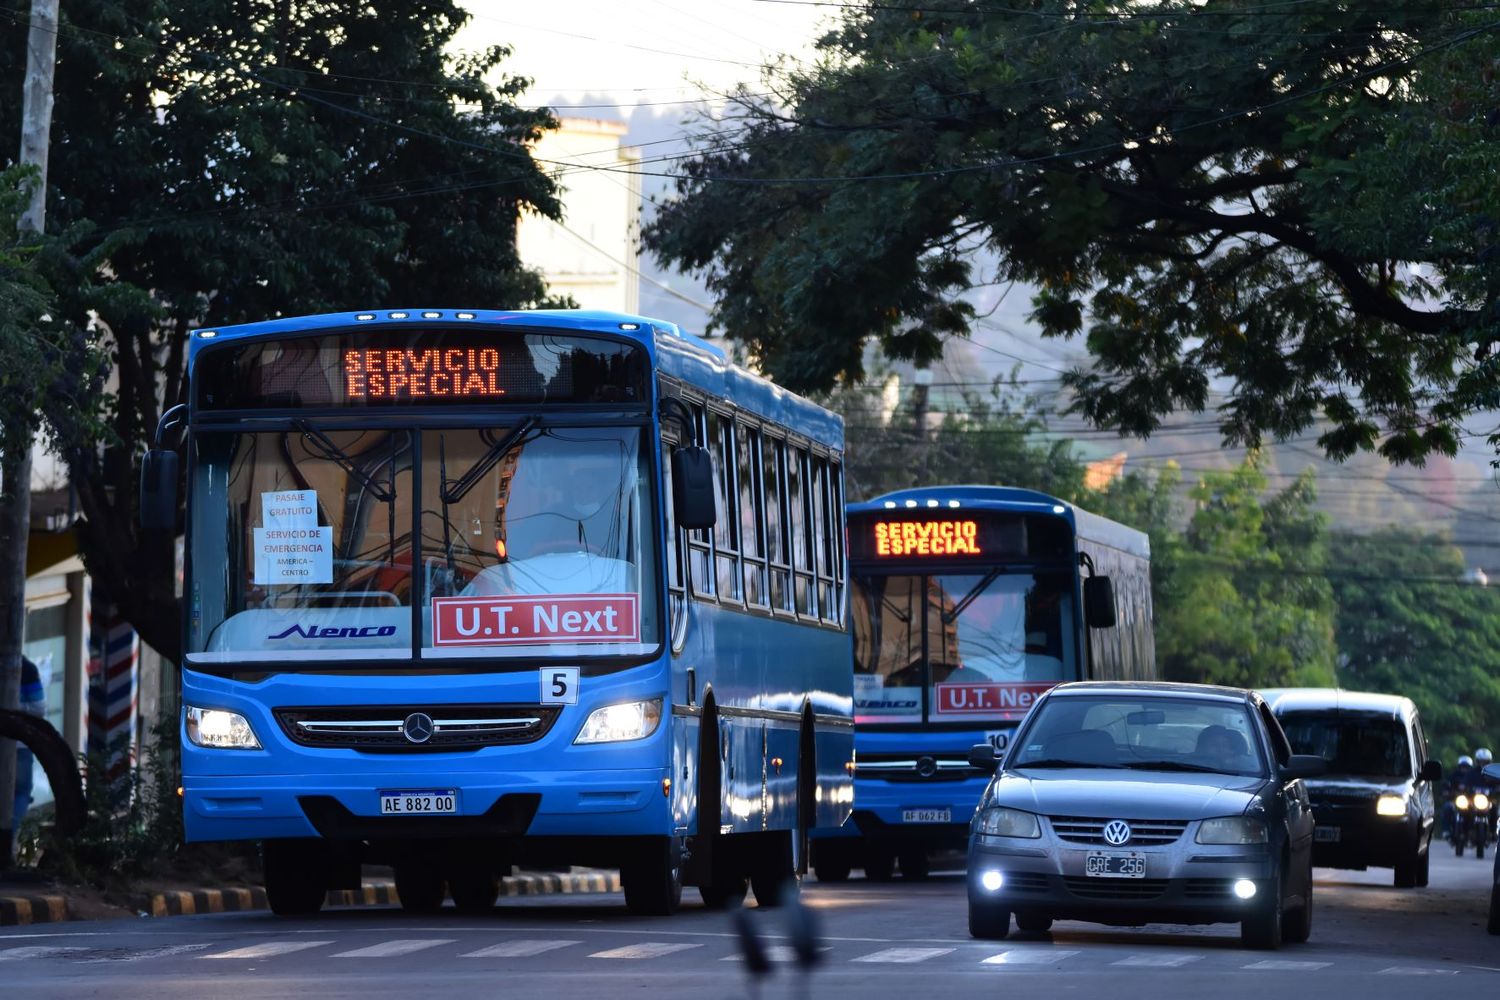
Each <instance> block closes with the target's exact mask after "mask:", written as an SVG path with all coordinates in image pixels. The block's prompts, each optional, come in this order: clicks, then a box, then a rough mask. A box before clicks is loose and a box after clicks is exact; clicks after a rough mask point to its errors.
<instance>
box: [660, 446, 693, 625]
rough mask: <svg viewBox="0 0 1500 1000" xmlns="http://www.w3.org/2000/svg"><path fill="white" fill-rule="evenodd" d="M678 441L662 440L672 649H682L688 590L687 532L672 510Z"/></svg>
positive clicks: (663, 497)
mask: <svg viewBox="0 0 1500 1000" xmlns="http://www.w3.org/2000/svg"><path fill="white" fill-rule="evenodd" d="M676 450H677V443H676V442H675V441H671V440H669V439H668V438H667V437H666V436H663V437H662V441H661V471H662V504H663V510H664V512H665V513H666V523H667V537H666V549H667V551H666V556H667V611H668V614H669V616H670V621H669V625H670V628H671V635H672V648H673V649H674V650H675V649H677V648H678V645H679V639H680V637H681V636H682V635H683V634H684V629H685V627H686V624H687V589H686V585H685V584H684V582H683V578H682V571H683V565H684V564H683V550H682V542H683V532H682V530H681V529H680V528H678V527H677V514H676V512H675V511H674V510H673V509H672V452H674V451H676Z"/></svg>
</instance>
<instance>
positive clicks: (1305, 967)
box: [1242, 958, 1333, 972]
mask: <svg viewBox="0 0 1500 1000" xmlns="http://www.w3.org/2000/svg"><path fill="white" fill-rule="evenodd" d="M1332 964H1333V963H1332V962H1291V961H1287V960H1286V959H1281V958H1268V959H1266V960H1265V961H1263V962H1252V963H1250V964H1249V965H1246V966H1242V968H1246V969H1261V970H1265V971H1268V972H1317V971H1318V970H1319V969H1326V968H1328V967H1329V966H1330V965H1332Z"/></svg>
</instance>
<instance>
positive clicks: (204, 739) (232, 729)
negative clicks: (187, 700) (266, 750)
mask: <svg viewBox="0 0 1500 1000" xmlns="http://www.w3.org/2000/svg"><path fill="white" fill-rule="evenodd" d="M184 722H185V724H186V729H187V738H188V740H189V741H191V742H192V744H193V745H194V746H200V747H208V748H210V749H213V750H259V749H260V740H258V739H256V738H255V730H254V729H251V728H250V720H249V719H247V718H245V717H244V716H243V715H240V714H239V713H237V712H226V711H224V710H223V709H219V708H196V707H194V706H192V705H188V706H187V707H186V708H185V709H184Z"/></svg>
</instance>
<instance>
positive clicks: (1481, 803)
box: [1474, 792, 1490, 812]
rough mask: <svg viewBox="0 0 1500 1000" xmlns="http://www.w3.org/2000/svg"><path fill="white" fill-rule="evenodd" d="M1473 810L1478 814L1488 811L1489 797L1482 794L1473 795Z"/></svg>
mask: <svg viewBox="0 0 1500 1000" xmlns="http://www.w3.org/2000/svg"><path fill="white" fill-rule="evenodd" d="M1474 808H1475V810H1477V811H1478V812H1489V811H1490V797H1489V796H1488V795H1486V794H1484V793H1483V792H1475V793H1474Z"/></svg>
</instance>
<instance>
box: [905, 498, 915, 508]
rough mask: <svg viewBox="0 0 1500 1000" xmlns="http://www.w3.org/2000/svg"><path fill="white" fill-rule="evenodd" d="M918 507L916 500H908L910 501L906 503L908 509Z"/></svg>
mask: <svg viewBox="0 0 1500 1000" xmlns="http://www.w3.org/2000/svg"><path fill="white" fill-rule="evenodd" d="M916 505H917V502H916V501H915V500H908V501H906V506H908V507H915V506H916Z"/></svg>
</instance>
